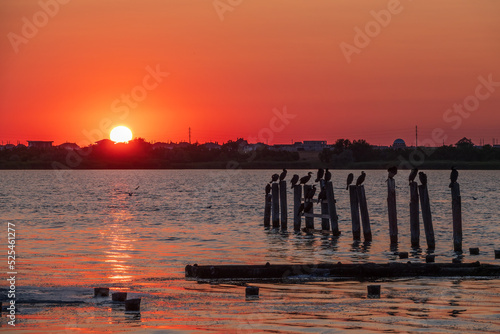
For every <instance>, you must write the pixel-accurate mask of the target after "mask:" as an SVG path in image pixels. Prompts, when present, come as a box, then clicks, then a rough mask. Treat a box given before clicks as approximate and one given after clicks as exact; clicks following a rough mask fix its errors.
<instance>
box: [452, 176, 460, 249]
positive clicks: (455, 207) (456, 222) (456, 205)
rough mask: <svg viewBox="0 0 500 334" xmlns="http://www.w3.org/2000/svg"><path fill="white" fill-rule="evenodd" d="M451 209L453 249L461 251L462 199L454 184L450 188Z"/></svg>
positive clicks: (456, 185)
mask: <svg viewBox="0 0 500 334" xmlns="http://www.w3.org/2000/svg"><path fill="white" fill-rule="evenodd" d="M451 207H452V214H453V249H454V250H455V252H461V251H462V199H461V197H460V185H459V184H458V183H457V182H454V183H453V184H452V186H451Z"/></svg>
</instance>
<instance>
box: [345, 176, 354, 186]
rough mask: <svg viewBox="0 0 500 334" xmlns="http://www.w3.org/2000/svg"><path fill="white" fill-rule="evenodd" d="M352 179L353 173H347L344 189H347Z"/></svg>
mask: <svg viewBox="0 0 500 334" xmlns="http://www.w3.org/2000/svg"><path fill="white" fill-rule="evenodd" d="M353 180H354V174H353V173H349V175H347V186H346V187H345V190H347V189H349V186H350V185H351V183H352V181H353Z"/></svg>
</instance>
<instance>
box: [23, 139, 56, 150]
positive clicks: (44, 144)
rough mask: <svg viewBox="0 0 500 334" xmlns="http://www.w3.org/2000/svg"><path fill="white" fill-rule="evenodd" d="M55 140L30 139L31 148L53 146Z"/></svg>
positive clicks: (29, 145)
mask: <svg viewBox="0 0 500 334" xmlns="http://www.w3.org/2000/svg"><path fill="white" fill-rule="evenodd" d="M52 143H53V141H43V140H28V147H29V148H51V147H52Z"/></svg>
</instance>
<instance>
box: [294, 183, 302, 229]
mask: <svg viewBox="0 0 500 334" xmlns="http://www.w3.org/2000/svg"><path fill="white" fill-rule="evenodd" d="M301 203H302V185H300V184H297V185H295V186H293V229H294V230H295V231H296V232H298V231H300V225H301V224H302V216H301V215H299V208H300V204H301Z"/></svg>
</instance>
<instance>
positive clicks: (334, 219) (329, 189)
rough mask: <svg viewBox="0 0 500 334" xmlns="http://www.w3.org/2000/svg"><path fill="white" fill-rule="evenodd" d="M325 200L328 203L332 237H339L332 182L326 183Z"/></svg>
mask: <svg viewBox="0 0 500 334" xmlns="http://www.w3.org/2000/svg"><path fill="white" fill-rule="evenodd" d="M326 200H327V201H328V214H329V215H330V225H331V228H332V234H333V235H340V231H339V217H338V216H337V208H336V207H335V202H336V201H335V194H334V193H333V183H332V181H328V182H326Z"/></svg>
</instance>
